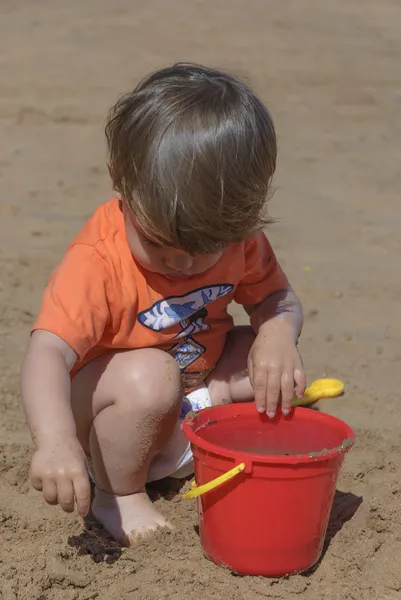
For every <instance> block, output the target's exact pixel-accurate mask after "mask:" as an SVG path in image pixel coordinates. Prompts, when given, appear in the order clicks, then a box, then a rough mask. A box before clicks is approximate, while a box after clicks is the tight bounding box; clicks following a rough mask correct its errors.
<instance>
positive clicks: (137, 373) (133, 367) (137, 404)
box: [71, 348, 181, 440]
mask: <svg viewBox="0 0 401 600" xmlns="http://www.w3.org/2000/svg"><path fill="white" fill-rule="evenodd" d="M180 401H181V378H180V371H179V368H178V365H177V363H176V362H175V361H174V359H173V358H172V357H171V356H170V355H168V354H167V353H166V352H163V351H161V350H157V349H155V348H147V349H142V350H127V351H121V352H114V353H108V354H105V355H103V356H100V357H99V358H95V359H94V360H92V361H91V362H90V363H88V364H87V365H85V366H84V367H83V368H82V369H81V370H80V371H79V372H78V373H77V374H76V375H75V377H74V379H73V381H72V384H71V407H72V411H73V414H74V418H75V422H76V426H77V436H78V438H79V439H80V440H83V439H87V438H88V437H89V431H90V428H91V425H92V423H93V421H94V419H95V418H96V416H97V415H98V414H99V413H100V412H101V411H103V410H105V409H106V408H108V407H111V406H114V405H116V404H118V407H119V410H120V411H121V414H124V413H131V412H133V411H135V412H137V413H138V416H139V413H140V412H141V411H142V412H143V413H146V414H149V411H152V410H153V409H154V410H156V411H160V412H163V411H165V410H171V408H172V407H174V404H177V406H179V402H180Z"/></svg>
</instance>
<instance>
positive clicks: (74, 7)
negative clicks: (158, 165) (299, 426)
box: [0, 0, 401, 600]
mask: <svg viewBox="0 0 401 600" xmlns="http://www.w3.org/2000/svg"><path fill="white" fill-rule="evenodd" d="M400 59H401V4H400V3H399V2H398V1H397V0H381V2H377V0H365V2H363V3H362V2H359V1H358V0H347V1H345V0H336V1H334V0H325V1H322V0H304V1H303V2H299V0H282V1H281V2H268V1H266V0H231V1H230V2H227V1H225V0H213V1H212V0H203V1H202V0H193V1H192V2H188V1H185V0H170V1H169V2H162V0H147V2H138V1H135V0H130V1H129V0H114V2H110V1H109V2H106V1H105V0H96V1H95V0H86V1H85V2H80V1H78V0H69V2H65V1H61V0H51V1H50V0H37V1H36V2H28V0H2V2H1V5H0V82H1V84H0V87H1V94H0V124H1V135H0V193H1V196H0V390H1V391H0V409H1V413H0V415H1V416H0V598H1V599H2V600H28V599H29V600H50V599H51V600H85V599H89V598H96V597H97V598H99V600H103V599H105V600H117V599H118V600H121V599H124V600H125V599H128V600H136V599H138V600H146V599H151V598H152V599H153V598H166V599H167V598H168V599H169V600H191V599H194V600H195V599H198V598H199V597H203V598H207V599H209V598H213V599H216V600H220V599H221V600H223V599H224V600H226V599H233V600H234V599H241V600H254V599H255V600H257V599H259V598H267V597H268V598H282V599H284V598H285V599H286V600H294V599H295V598H299V597H302V598H304V599H305V600H324V599H327V600H343V599H345V598H347V599H351V600H352V599H354V600H373V599H376V598H377V599H379V598H380V600H396V599H397V598H401V566H400V556H401V511H400V485H401V484H400V481H401V445H400V441H401V439H400V438H401V436H400V425H399V417H400V383H401V369H400V363H401V348H400V336H401V306H400V294H401V284H400V277H399V260H400V258H399V257H400V248H401V237H400V233H399V224H400V212H399V211H400V209H399V205H400V204H399V194H400V187H401V175H400V169H399V166H400V160H401V144H400V139H401V138H400V134H401V119H400V110H401V69H400V64H401V60H400ZM173 60H193V61H199V62H204V63H208V64H211V65H216V66H221V67H226V68H232V69H233V70H234V71H236V72H238V73H239V74H243V75H246V76H248V77H249V80H250V81H251V82H252V83H253V84H254V86H255V87H256V89H257V90H258V91H259V93H260V95H261V96H262V97H263V98H264V99H265V101H266V102H267V103H268V105H269V107H270V109H271V112H272V113H273V115H274V118H275V121H276V124H277V131H278V137H279V145H280V156H279V168H278V173H277V178H276V180H275V185H276V187H277V191H276V195H275V197H274V199H273V201H272V204H271V213H272V214H273V216H275V217H276V218H277V219H278V223H277V224H276V225H274V226H272V227H271V229H270V232H269V236H270V238H271V241H272V242H273V244H274V246H275V248H276V250H277V254H278V256H279V258H280V260H281V261H282V263H283V265H284V267H285V269H286V271H287V273H288V275H289V277H290V279H291V281H292V283H293V285H294V287H295V288H296V289H297V291H298V292H299V294H300V296H301V298H302V300H303V303H304V306H305V313H306V322H305V331H304V335H303V338H302V344H301V346H302V352H303V357H304V362H305V366H306V370H307V373H308V377H309V380H310V381H312V380H313V379H315V378H317V377H321V376H325V375H327V376H332V377H339V378H342V379H343V380H344V382H345V384H346V395H345V397H344V398H343V399H341V400H330V401H325V402H321V403H320V408H321V410H325V411H327V412H329V413H331V414H334V415H336V416H339V417H340V418H342V419H344V420H346V421H347V422H348V423H349V424H350V425H352V426H353V427H354V428H355V430H356V432H357V436H358V440H357V444H356V446H355V448H354V449H353V450H352V451H351V453H350V454H349V456H348V457H347V459H346V462H345V465H344V469H343V472H342V475H341V478H340V480H339V483H338V490H339V491H338V494H337V496H336V500H335V504H334V508H333V514H332V519H331V522H330V526H329V532H328V537H327V543H326V550H325V554H324V556H323V559H322V560H321V562H320V563H319V565H318V566H317V568H316V569H315V570H314V572H313V573H309V574H306V575H297V576H294V577H290V578H287V579H283V580H280V581H277V580H273V581H270V580H264V579H262V578H247V577H245V578H242V577H236V576H234V575H232V574H231V573H230V572H228V571H225V570H223V569H221V568H218V567H216V566H214V565H213V564H211V563H210V562H208V561H207V560H206V559H205V558H204V557H203V554H202V550H201V548H200V545H199V540H198V536H197V534H196V530H195V527H196V524H197V515H196V509H195V504H194V503H192V502H185V501H182V500H181V499H180V497H179V496H178V495H173V494H171V495H170V499H166V498H160V499H159V500H157V502H158V504H159V508H160V510H161V511H163V512H164V513H165V514H166V515H167V516H168V518H169V519H171V521H173V523H174V524H175V525H176V530H175V532H174V533H171V534H165V533H161V534H158V535H156V536H154V537H153V538H152V539H149V540H147V541H144V542H142V543H141V544H139V545H138V546H136V547H135V548H132V549H129V550H124V551H123V552H120V551H119V550H118V549H116V547H115V544H113V543H112V542H111V541H110V540H108V539H107V537H105V536H104V534H103V532H102V531H101V529H100V528H99V527H98V526H96V525H95V524H94V523H92V522H90V521H89V522H88V523H87V524H86V527H85V526H84V525H83V523H82V522H81V521H80V519H78V518H77V517H75V516H73V517H68V516H65V515H64V514H62V513H61V511H60V510H59V509H57V508H49V507H47V506H46V505H45V504H44V503H43V501H42V499H41V497H40V495H39V494H37V493H35V492H33V491H31V490H30V489H29V485H28V483H27V474H28V465H29V455H30V452H31V444H30V438H29V435H28V432H27V429H26V427H25V424H24V419H23V416H22V413H21V409H20V407H19V389H18V385H19V384H18V372H19V366H20V362H21V358H22V355H23V351H24V348H25V345H26V341H27V336H28V331H29V327H30V325H31V323H32V321H33V318H34V316H35V314H36V312H37V310H38V307H39V302H40V296H41V292H42V289H43V286H44V284H45V282H46V280H47V278H48V276H49V274H50V272H51V270H52V268H53V267H54V266H55V265H56V263H57V261H58V260H59V258H60V257H61V256H62V254H63V251H64V249H65V247H66V245H67V244H68V242H69V240H70V239H71V238H72V236H73V235H74V234H75V232H76V231H77V230H78V229H79V227H80V226H81V224H82V223H83V222H84V220H85V219H86V218H87V216H88V215H89V214H90V213H91V211H92V210H93V209H94V208H95V207H96V206H97V205H98V204H99V203H100V202H102V201H105V200H107V199H108V198H109V197H110V193H111V190H110V185H109V182H108V178H107V174H106V169H105V166H104V158H105V150H104V139H103V131H102V127H103V123H104V118H105V114H106V111H107V109H108V108H109V106H110V105H111V104H112V103H113V102H114V100H115V99H116V97H117V96H118V95H119V94H120V93H122V92H123V91H125V90H127V89H129V88H130V87H131V86H132V85H133V84H134V82H136V81H137V79H138V78H139V77H140V76H142V75H143V74H145V73H146V72H147V71H148V70H150V69H153V68H156V67H159V66H161V65H165V64H168V63H170V62H171V61H173ZM397 265H398V266H397ZM235 311H236V315H237V318H238V321H239V322H240V321H241V320H242V319H243V315H242V313H241V311H239V310H237V309H235ZM271 517H272V516H271V515H267V518H271Z"/></svg>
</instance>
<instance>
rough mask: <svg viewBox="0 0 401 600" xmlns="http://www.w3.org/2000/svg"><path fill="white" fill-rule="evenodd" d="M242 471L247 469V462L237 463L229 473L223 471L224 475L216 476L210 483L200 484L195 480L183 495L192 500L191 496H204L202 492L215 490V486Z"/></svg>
mask: <svg viewBox="0 0 401 600" xmlns="http://www.w3.org/2000/svg"><path fill="white" fill-rule="evenodd" d="M242 471H245V463H241V464H239V465H237V466H236V467H234V468H233V469H231V470H230V471H227V473H223V475H220V477H216V479H213V480H212V481H209V482H208V483H204V484H203V485H200V486H198V485H197V484H196V482H195V481H194V482H193V483H192V489H191V490H189V491H188V492H186V493H185V494H183V495H182V497H183V498H185V499H186V500H190V499H191V498H197V497H198V496H202V494H206V492H210V491H211V490H214V489H215V488H217V487H219V485H221V484H222V483H225V482H226V481H229V480H230V479H232V478H233V477H235V476H236V475H238V474H239V473H242Z"/></svg>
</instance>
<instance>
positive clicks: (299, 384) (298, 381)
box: [294, 357, 306, 398]
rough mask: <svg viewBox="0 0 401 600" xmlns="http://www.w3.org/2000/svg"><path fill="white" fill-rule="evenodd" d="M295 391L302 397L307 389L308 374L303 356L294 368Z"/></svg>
mask: <svg viewBox="0 0 401 600" xmlns="http://www.w3.org/2000/svg"><path fill="white" fill-rule="evenodd" d="M294 382H295V393H296V395H297V397H298V398H302V396H303V395H304V393H305V390H306V376H305V371H304V366H303V364H302V360H301V357H299V362H298V364H297V365H296V367H295V370H294Z"/></svg>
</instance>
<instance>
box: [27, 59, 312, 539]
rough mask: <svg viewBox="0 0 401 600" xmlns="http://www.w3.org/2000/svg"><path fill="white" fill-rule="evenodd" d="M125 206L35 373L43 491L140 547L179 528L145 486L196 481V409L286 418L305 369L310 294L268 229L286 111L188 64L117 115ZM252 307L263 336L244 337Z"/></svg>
mask: <svg viewBox="0 0 401 600" xmlns="http://www.w3.org/2000/svg"><path fill="white" fill-rule="evenodd" d="M106 136H107V142H108V168H109V171H110V176H111V179H112V182H113V186H114V189H115V191H116V195H115V198H113V199H112V200H110V201H109V202H106V203H105V204H103V205H101V206H100V207H99V208H98V209H97V210H96V211H95V212H94V214H93V215H92V217H91V218H90V219H89V221H88V222H87V223H86V225H84V227H83V228H82V230H81V231H80V232H79V233H78V235H77V236H76V237H75V239H74V240H73V241H72V243H71V244H70V246H69V248H68V250H67V252H66V254H65V256H64V258H63V260H62V262H61V263H60V265H59V266H58V267H57V268H56V270H55V271H54V273H53V274H52V276H51V278H50V281H49V283H48V286H47V288H46V290H45V292H44V296H43V301H42V306H41V309H40V313H39V316H38V318H37V320H36V322H35V324H34V327H33V331H32V335H31V338H30V343H29V347H28V350H27V353H26V357H25V359H24V363H23V366H22V375H21V383H22V402H23V407H24V410H25V413H26V417H27V421H28V424H29V427H30V431H31V433H32V438H33V441H34V445H35V452H34V455H33V458H32V464H31V482H32V485H33V487H34V488H35V489H36V490H39V491H42V492H43V495H44V498H45V500H46V501H47V502H48V503H49V504H60V505H61V507H62V509H63V510H64V511H66V512H71V511H73V510H74V506H75V504H76V506H77V509H78V511H79V513H80V514H81V515H86V514H87V512H88V511H89V508H90V484H89V475H88V473H90V475H91V476H92V478H93V481H94V483H95V491H94V499H93V502H92V512H93V515H94V517H95V518H96V519H97V520H98V521H100V523H102V524H103V526H104V527H105V529H106V530H107V531H108V532H109V533H110V534H111V535H112V536H113V538H115V539H116V540H118V541H119V542H120V543H122V544H129V542H130V541H132V540H133V539H134V538H135V537H136V536H138V535H142V534H145V533H147V532H149V531H151V530H153V529H155V528H157V527H160V526H170V524H169V523H167V521H166V519H165V518H164V517H163V515H161V514H160V513H159V512H158V511H157V510H156V508H155V507H154V505H153V504H152V503H151V501H150V500H149V498H148V496H147V494H146V491H145V485H146V483H147V482H150V481H156V480H158V479H162V478H164V477H166V476H171V477H183V476H186V475H189V474H190V473H191V472H192V455H191V452H190V448H189V445H188V442H187V440H186V439H185V437H184V435H183V432H182V429H181V426H180V425H181V423H182V418H183V416H184V415H185V413H186V412H188V410H192V409H195V410H200V409H202V408H204V407H207V406H211V405H215V404H219V403H222V402H224V403H230V402H244V401H254V402H255V410H257V411H259V412H261V413H262V412H267V414H268V415H269V416H270V417H271V418H272V417H273V416H274V414H275V412H276V407H277V404H278V402H279V400H280V401H281V403H282V410H283V412H284V414H288V413H289V412H290V410H291V403H292V399H293V396H294V393H295V394H297V395H298V396H301V395H302V394H303V392H304V389H305V376H304V371H303V366H302V362H301V358H300V356H299V353H298V350H297V341H298V337H299V335H300V331H301V327H302V309H301V306H300V303H299V300H298V298H297V296H296V295H295V293H294V292H293V290H292V288H291V287H290V285H289V283H288V281H287V279H286V277H285V275H284V273H283V271H282V270H281V268H280V266H279V264H278V262H277V260H276V257H275V255H274V252H273V250H272V248H271V246H270V244H269V242H268V240H267V239H266V237H265V235H264V233H263V231H262V229H263V227H265V226H266V225H267V224H268V223H269V218H268V216H267V213H266V200H267V198H268V194H269V187H270V183H271V179H272V176H273V173H274V170H275V166H276V151H277V148H276V137H275V131H274V126H273V122H272V120H271V117H270V115H269V112H268V111H267V109H266V108H265V106H264V105H263V104H262V102H261V101H260V100H259V99H258V98H257V96H256V95H255V94H254V93H253V92H252V91H251V89H250V88H249V87H248V86H247V85H245V84H244V83H242V82H241V81H239V80H237V79H235V78H233V77H231V76H230V75H227V74H225V73H223V72H220V71H217V70H214V69H210V68H206V67H202V66H197V65H192V64H181V63H180V64H176V65H173V66H172V67H170V68H166V69H162V70H159V71H157V72H155V73H153V74H151V75H150V76H148V77H147V78H145V79H144V80H143V81H142V82H141V83H140V84H139V85H138V86H137V88H136V89H135V90H134V91H133V92H131V93H128V94H126V95H125V96H123V97H122V98H121V99H120V100H119V101H118V102H117V104H116V105H115V106H114V108H113V109H112V110H111V113H110V115H109V118H108V122H107V126H106ZM233 300H235V301H236V302H238V303H239V304H241V305H243V306H244V308H245V311H246V312H247V314H248V315H249V319H250V325H249V326H243V327H234V326H233V320H232V318H231V317H230V316H229V314H228V312H227V307H228V305H229V304H230V303H231V302H232V301H233Z"/></svg>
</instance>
